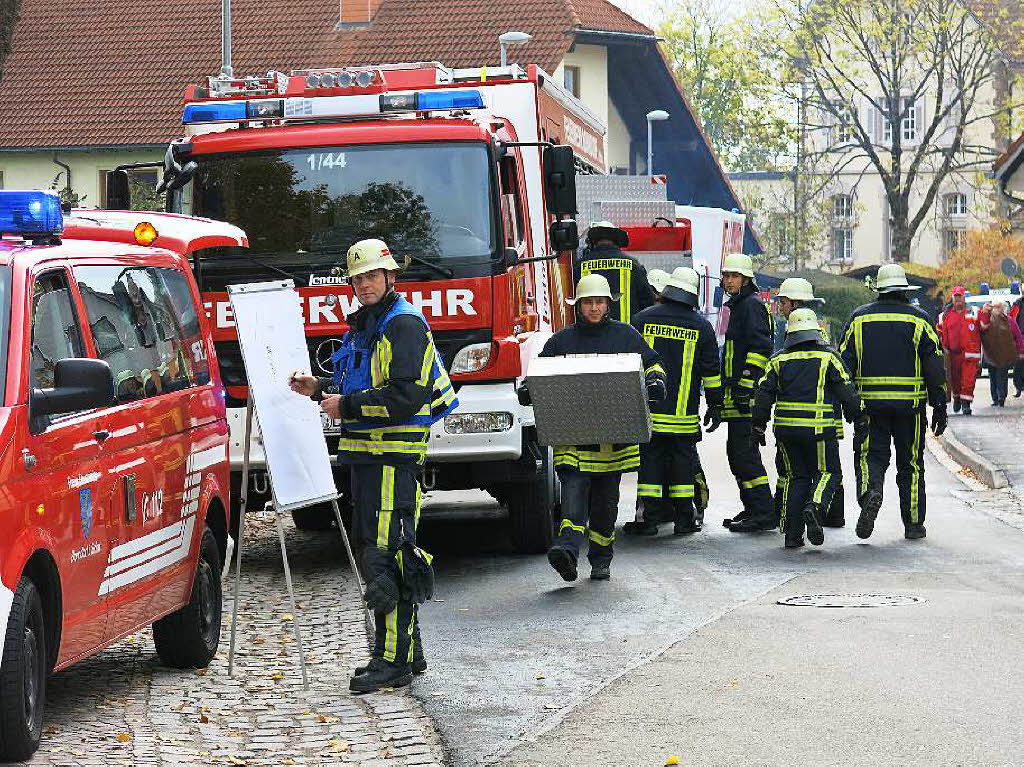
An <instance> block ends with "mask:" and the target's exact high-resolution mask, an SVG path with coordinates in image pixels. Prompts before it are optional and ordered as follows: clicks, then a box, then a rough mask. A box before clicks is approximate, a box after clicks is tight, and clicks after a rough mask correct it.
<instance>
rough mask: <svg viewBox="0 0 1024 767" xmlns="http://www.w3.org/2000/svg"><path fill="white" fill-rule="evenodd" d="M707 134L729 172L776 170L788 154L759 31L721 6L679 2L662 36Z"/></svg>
mask: <svg viewBox="0 0 1024 767" xmlns="http://www.w3.org/2000/svg"><path fill="white" fill-rule="evenodd" d="M658 33H659V35H660V36H661V37H662V38H663V43H662V45H663V49H664V51H665V55H666V57H667V58H668V61H669V64H670V66H671V67H672V70H673V72H674V73H675V75H676V77H677V78H678V79H679V82H680V84H681V85H682V88H683V92H684V93H685V94H686V95H687V97H688V98H689V99H690V103H691V105H692V106H693V108H694V110H695V111H696V112H697V117H698V120H699V121H700V123H701V125H702V126H703V127H704V131H705V133H707V134H708V137H709V138H710V139H711V143H712V145H713V146H714V148H715V151H717V152H718V154H719V156H720V157H721V158H722V161H723V163H724V164H725V165H726V167H727V168H728V169H729V170H730V171H742V170H764V169H769V168H774V167H776V166H777V165H778V164H779V162H780V160H781V158H782V156H783V155H785V154H786V149H787V146H788V143H789V142H788V124H787V123H788V121H787V119H786V115H785V104H784V103H783V104H782V107H783V109H779V106H780V105H779V104H778V103H777V102H775V101H774V99H773V98H772V94H773V91H774V86H773V83H774V81H775V80H776V78H777V73H776V72H775V71H773V68H772V67H773V61H772V60H771V59H766V58H764V57H760V56H758V55H757V54H756V53H755V52H754V49H755V47H756V46H755V45H754V37H755V35H756V34H757V27H756V26H755V25H754V24H752V23H751V20H750V19H749V18H746V17H742V16H736V15H735V12H734V11H733V6H732V5H731V4H729V3H727V2H724V0H704V1H703V2H702V1H701V0H682V1H681V2H677V3H674V4H673V5H671V6H670V7H669V8H668V9H667V16H666V18H665V21H664V22H663V23H662V24H661V26H660V27H659V30H658Z"/></svg>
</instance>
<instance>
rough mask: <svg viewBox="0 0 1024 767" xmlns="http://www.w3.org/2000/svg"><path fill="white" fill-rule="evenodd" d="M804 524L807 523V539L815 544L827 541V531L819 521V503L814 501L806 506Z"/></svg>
mask: <svg viewBox="0 0 1024 767" xmlns="http://www.w3.org/2000/svg"><path fill="white" fill-rule="evenodd" d="M804 524H805V525H807V540H809V541H810V542H811V543H813V544H814V545H815V546H820V545H821V544H823V543H824V542H825V531H824V530H822V529H821V522H819V521H818V504H816V503H814V502H813V501H812V502H810V503H808V504H807V505H806V506H804Z"/></svg>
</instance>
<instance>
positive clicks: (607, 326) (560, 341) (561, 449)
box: [540, 317, 665, 474]
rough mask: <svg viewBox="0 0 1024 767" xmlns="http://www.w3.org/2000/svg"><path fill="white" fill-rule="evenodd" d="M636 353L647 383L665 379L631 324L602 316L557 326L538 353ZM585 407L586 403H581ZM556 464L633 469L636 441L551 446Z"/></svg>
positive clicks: (587, 469) (652, 353)
mask: <svg viewBox="0 0 1024 767" xmlns="http://www.w3.org/2000/svg"><path fill="white" fill-rule="evenodd" d="M630 353H632V354H639V355H640V359H641V361H642V363H643V366H644V375H645V378H646V380H647V384H648V385H650V384H651V383H653V382H655V381H660V382H661V383H662V385H664V382H665V371H664V369H663V368H662V366H661V358H660V357H659V356H658V353H657V352H655V351H654V350H653V349H652V348H651V347H650V346H648V345H647V343H646V342H645V341H644V339H643V338H642V337H641V336H640V334H639V333H637V332H636V329H634V328H633V326H632V325H627V324H625V323H622V322H618V321H616V320H613V319H609V318H607V317H606V318H605V319H604V320H603V321H601V322H598V323H590V322H584V321H582V320H577V322H576V324H575V325H570V326H569V327H567V328H564V329H563V330H559V331H558V332H557V333H555V334H554V335H553V336H551V338H549V339H548V341H547V343H546V344H544V348H543V349H542V350H541V353H540V356H541V357H561V356H565V355H567V354H630ZM580 406H581V407H585V403H580ZM554 453H555V466H558V467H561V468H566V469H576V470H577V471H581V472H584V473H587V474H602V473H606V472H622V471H635V470H636V469H637V468H639V466H640V447H639V445H627V444H618V443H616V444H609V445H558V446H556V447H555V449H554Z"/></svg>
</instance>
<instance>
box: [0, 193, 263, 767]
mask: <svg viewBox="0 0 1024 767" xmlns="http://www.w3.org/2000/svg"><path fill="white" fill-rule="evenodd" d="M97 215H99V214H97ZM155 218H157V219H159V218H161V216H157V217H155ZM164 223H168V224H169V228H176V229H177V231H178V234H179V235H181V238H180V239H175V237H173V236H170V233H168V235H167V236H164V240H165V241H166V243H167V244H168V245H170V246H172V247H173V248H174V249H173V250H169V249H167V248H166V247H159V246H158V245H159V243H160V239H161V233H160V229H159V227H160V226H161V225H162V224H161V222H159V221H158V222H156V223H155V224H154V223H152V222H139V224H138V226H133V227H130V228H126V227H125V226H116V225H113V224H108V225H106V226H103V225H101V224H100V222H99V221H98V219H92V220H81V219H80V220H78V221H77V222H73V221H69V222H68V225H67V227H66V230H65V232H64V233H63V234H62V229H63V228H64V222H63V221H62V214H61V208H60V202H59V200H58V198H57V197H56V196H55V195H53V194H52V193H48V192H10V191H0V235H2V236H0V347H2V351H3V353H2V355H0V359H2V360H3V365H2V366H0V391H3V395H4V400H3V402H2V403H0V405H2V406H0V488H2V493H0V618H2V622H3V624H5V625H6V627H7V630H6V632H5V633H4V634H0V643H2V644H0V647H2V650H0V652H2V664H0V760H3V761H8V760H15V759H24V758H27V757H28V756H29V755H30V754H31V753H32V752H33V751H34V750H35V749H36V747H37V746H38V745H39V740H40V735H41V732H42V720H43V708H44V703H45V692H46V682H47V677H48V676H49V675H50V673H51V672H52V671H55V670H59V669H61V668H64V667H66V666H68V665H70V664H72V663H75V662H76V661H79V660H82V659H83V658H86V657H88V656H89V655H92V654H94V653H96V652H98V651H99V650H101V649H102V648H104V647H105V646H107V645H109V644H110V643H112V642H115V641H117V640H119V639H121V638H122V637H124V636H125V635H126V634H128V633H130V632H132V631H135V630H136V629H138V628H140V627H142V626H146V625H147V624H150V623H152V624H153V634H154V638H155V640H156V650H157V653H158V654H159V656H160V658H161V659H162V660H163V662H164V663H166V664H168V665H170V666H174V667H177V668H187V667H196V666H206V665H207V664H208V663H209V662H210V660H211V658H213V656H214V654H215V652H216V650H217V644H218V639H219V635H220V622H221V582H220V574H221V567H222V563H223V561H224V557H225V553H226V549H227V531H228V527H229V519H228V509H229V508H230V506H229V495H228V494H229V488H230V478H229V471H230V468H229V463H228V454H227V450H228V424H227V420H226V414H225V405H224V390H223V387H222V386H221V383H220V377H219V373H218V369H217V365H216V351H215V349H214V345H213V341H212V338H211V335H210V330H209V327H208V324H207V320H206V317H205V314H204V312H203V311H202V303H201V300H200V296H199V292H198V289H197V287H196V284H195V280H194V279H193V276H192V272H191V269H190V268H189V263H188V261H187V260H186V259H185V258H184V257H183V256H182V253H183V252H185V251H187V249H188V247H190V243H192V241H193V237H192V236H191V235H187V233H186V230H187V229H188V226H187V225H186V220H184V219H179V220H177V221H175V222H166V221H165V222H164ZM175 225H176V227H175ZM194 228H196V229H197V231H198V235H199V241H202V239H201V238H202V237H203V236H210V237H212V239H210V240H207V241H219V242H222V243H226V242H234V243H235V244H244V238H241V239H240V238H239V237H238V236H236V235H237V230H235V228H234V227H229V228H225V227H221V229H222V231H221V232H220V233H219V234H218V235H217V236H216V237H213V235H214V234H215V232H214V231H213V230H216V229H217V228H218V227H217V226H216V225H215V224H214V223H213V222H196V223H195V224H194ZM88 231H92V234H91V235H87V232H88ZM225 232H226V233H225ZM218 237H219V239H218ZM75 238H79V239H75ZM103 240H106V241H103ZM154 243H156V245H154Z"/></svg>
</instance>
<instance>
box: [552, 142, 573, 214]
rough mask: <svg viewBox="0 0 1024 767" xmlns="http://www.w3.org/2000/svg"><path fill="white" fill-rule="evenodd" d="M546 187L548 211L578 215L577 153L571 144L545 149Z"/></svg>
mask: <svg viewBox="0 0 1024 767" xmlns="http://www.w3.org/2000/svg"><path fill="white" fill-rule="evenodd" d="M544 188H545V191H546V193H547V207H548V213H553V214H555V215H556V216H559V215H567V216H575V215H576V155H575V154H574V153H573V151H572V147H571V146H564V145H559V146H550V147H547V148H546V149H545V150H544Z"/></svg>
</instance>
